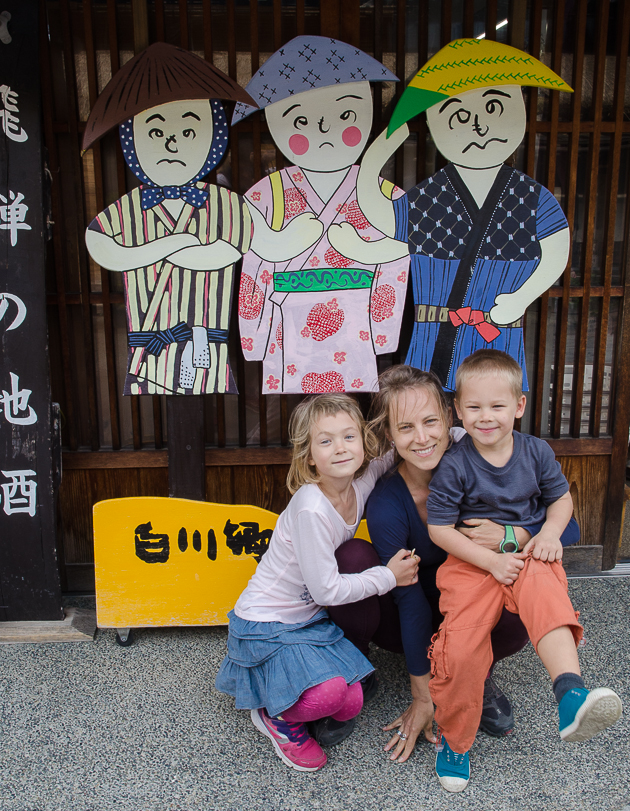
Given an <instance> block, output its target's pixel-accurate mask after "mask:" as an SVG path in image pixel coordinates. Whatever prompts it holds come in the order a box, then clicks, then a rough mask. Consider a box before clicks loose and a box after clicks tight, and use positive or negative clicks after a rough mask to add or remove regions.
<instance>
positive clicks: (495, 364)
mask: <svg viewBox="0 0 630 811" xmlns="http://www.w3.org/2000/svg"><path fill="white" fill-rule="evenodd" d="M487 374H496V375H499V376H501V377H502V378H503V379H504V380H505V381H506V382H507V383H508V385H509V386H510V388H511V389H512V392H513V394H514V397H515V398H516V399H517V400H518V399H519V398H520V397H521V396H522V394H523V370H522V369H521V366H520V364H519V363H518V362H517V361H515V360H514V358H513V357H512V356H511V355H508V353H507V352H502V351H501V350H500V349H478V350H477V351H476V352H473V354H472V355H469V356H468V357H467V358H465V359H464V360H463V361H462V362H461V364H460V365H459V367H458V369H457V372H456V373H455V397H457V398H458V399H459V398H460V397H461V394H462V386H463V385H464V383H465V382H466V381H467V380H470V378H471V377H475V376H476V377H481V376H482V375H487Z"/></svg>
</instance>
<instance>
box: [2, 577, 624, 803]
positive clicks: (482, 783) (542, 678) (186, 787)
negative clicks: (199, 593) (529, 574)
mask: <svg viewBox="0 0 630 811" xmlns="http://www.w3.org/2000/svg"><path fill="white" fill-rule="evenodd" d="M570 590H571V596H572V598H573V601H574V604H575V606H576V608H579V609H580V611H581V612H582V615H581V619H582V621H583V622H584V623H585V627H586V645H585V646H584V647H583V648H582V649H581V654H580V655H581V661H582V667H583V670H584V676H585V681H586V683H587V686H591V687H595V686H609V687H612V688H613V689H614V690H616V691H617V692H618V693H619V694H620V695H621V697H622V700H623V701H624V704H625V706H626V707H630V687H629V679H628V672H629V670H630V623H629V622H628V617H629V614H630V578H619V579H612V578H611V579H595V580H574V581H572V582H571V584H570ZM73 604H79V605H85V601H83V602H81V601H76V600H75V601H74V603H73ZM135 640H136V641H135V642H134V644H133V645H132V646H131V647H129V648H121V647H119V646H117V645H116V644H115V643H114V632H113V631H103V632H99V633H98V634H97V636H96V640H95V641H94V643H92V644H90V643H65V644H47V645H13V646H10V645H7V646H1V647H0V657H1V659H0V661H1V664H0V811H114V809H115V811H193V809H194V810H196V809H201V810H202V811H214V809H221V811H223V810H224V809H225V811H241V810H243V811H245V809H246V810H247V811H275V810H276V809H278V811H280V809H282V811H291V810H292V809H296V810H297V809H299V811H308V810H310V809H325V810H326V811H346V810H347V811H355V809H356V811H372V809H374V811H385V809H395V810H396V811H429V809H430V811H446V809H461V811H468V810H469V809H470V810H472V809H475V810H477V811H490V809H491V810H492V811H504V810H505V811H630V743H629V741H630V735H629V732H630V729H629V727H630V721H629V718H630V711H628V714H627V715H626V716H624V717H623V718H622V719H621V721H620V722H619V723H618V724H617V725H616V726H615V727H614V728H613V729H611V730H608V731H607V732H605V733H603V734H602V735H601V736H599V737H598V738H595V739H594V740H592V741H588V742H586V743H582V744H562V743H561V741H560V739H559V737H558V733H557V725H556V724H557V722H556V717H557V713H556V709H555V702H554V700H553V696H552V692H551V688H550V684H549V680H548V677H547V675H546V673H545V672H544V670H543V668H542V665H541V664H540V662H539V661H538V660H537V658H536V657H535V655H534V653H533V650H532V648H531V646H528V647H527V648H526V649H525V650H524V651H523V652H521V653H520V654H517V655H516V656H514V657H512V658H511V659H510V660H509V661H506V662H502V663H501V664H500V665H499V666H498V667H497V669H496V673H495V675H496V678H497V681H498V682H499V683H500V684H501V686H502V687H503V688H504V690H505V691H506V693H507V694H508V695H509V696H510V697H511V699H512V702H513V706H514V713H515V717H516V722H517V726H516V729H515V731H514V734H513V735H511V736H509V737H508V738H506V739H502V740H496V739H493V738H488V737H486V736H485V735H483V734H481V733H480V734H479V736H478V737H477V741H476V743H475V746H474V749H473V752H472V755H471V767H472V775H473V776H472V780H471V782H470V784H469V786H468V788H467V789H466V791H465V792H464V793H463V794H457V795H451V794H448V793H447V792H445V791H443V790H442V789H441V788H440V786H439V784H438V782H437V778H436V777H435V775H434V772H433V761H434V753H433V750H432V748H431V747H430V746H429V745H428V744H426V743H425V744H422V745H419V746H418V747H417V750H416V752H415V753H414V755H413V756H412V757H411V759H410V760H409V762H408V763H407V764H405V765H396V764H394V763H391V762H389V761H388V759H387V757H386V756H385V754H384V753H383V751H382V747H383V745H384V744H385V742H386V740H387V735H386V734H385V733H383V732H382V731H381V730H380V727H381V726H382V725H383V724H385V723H387V722H389V721H390V720H393V719H394V718H395V717H396V715H397V714H398V713H399V711H401V710H403V709H404V708H405V706H406V705H407V704H408V702H409V687H408V681H407V678H406V675H405V668H404V661H403V659H402V657H400V656H394V655H391V654H386V653H384V652H382V651H379V650H375V651H374V656H373V659H374V663H375V665H376V667H377V670H378V672H379V677H380V680H381V688H380V690H379V693H378V695H377V697H376V698H375V699H374V700H373V701H372V702H371V703H370V704H369V705H367V707H366V708H365V709H364V711H363V712H362V714H361V716H360V719H359V722H358V725H357V729H356V732H355V733H354V734H353V735H352V736H351V737H350V738H349V739H348V740H347V741H345V742H344V743H342V744H341V745H339V746H337V747H334V748H332V749H330V750H329V761H328V764H327V766H326V767H325V768H324V769H323V770H322V771H321V772H318V773H315V774H304V773H299V772H295V771H292V770H290V769H288V768H287V767H286V766H285V765H284V764H283V763H282V762H281V761H280V760H279V759H278V758H277V757H276V756H275V755H274V754H273V751H272V748H271V744H270V743H269V741H268V740H267V739H266V738H263V737H262V736H261V735H260V733H258V732H257V731H256V730H255V729H254V727H253V726H252V724H251V721H250V719H249V715H248V713H245V712H237V711H236V710H235V709H234V705H233V701H232V699H231V698H229V697H227V696H224V695H221V694H219V693H217V692H216V691H215V690H214V688H213V682H214V675H215V673H216V671H217V668H218V666H219V663H220V661H221V659H222V657H223V654H224V651H225V640H226V629H224V628H204V629H157V630H156V629H151V630H141V631H138V632H136V636H135Z"/></svg>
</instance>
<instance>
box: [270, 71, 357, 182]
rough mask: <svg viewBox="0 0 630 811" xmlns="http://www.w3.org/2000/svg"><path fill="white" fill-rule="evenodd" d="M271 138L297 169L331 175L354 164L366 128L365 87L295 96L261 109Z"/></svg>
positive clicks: (348, 86)
mask: <svg viewBox="0 0 630 811" xmlns="http://www.w3.org/2000/svg"><path fill="white" fill-rule="evenodd" d="M265 115H266V117H267V124H268V125H269V130H270V132H271V136H272V138H273V140H274V141H275V143H276V144H277V145H278V147H279V149H280V150H281V151H282V153H283V154H284V155H286V156H287V158H288V159H289V160H290V161H291V162H292V163H294V164H295V165H296V166H299V167H300V168H301V169H308V170H310V171H313V172H336V171H338V170H340V169H346V168H348V167H350V166H352V165H353V164H354V163H356V162H357V160H358V159H359V156H360V155H361V153H362V152H363V150H364V148H365V144H366V141H367V139H368V136H369V134H370V128H371V126H372V92H371V90H370V83H369V82H348V83H346V84H338V85H333V86H332V87H318V88H317V89H315V90H308V91H306V92H305V93H297V94H296V95H295V96H290V97H289V98H288V99H284V100H283V101H277V102H276V103H275V104H270V105H269V107H266V108H265Z"/></svg>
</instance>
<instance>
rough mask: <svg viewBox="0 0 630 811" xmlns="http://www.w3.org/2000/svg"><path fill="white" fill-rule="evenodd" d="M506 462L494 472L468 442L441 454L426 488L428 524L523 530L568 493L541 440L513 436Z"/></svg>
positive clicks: (553, 459)
mask: <svg viewBox="0 0 630 811" xmlns="http://www.w3.org/2000/svg"><path fill="white" fill-rule="evenodd" d="M513 436H514V450H513V451H512V456H511V457H510V460H509V462H508V463H507V464H506V465H504V466H503V467H495V466H494V465H491V464H490V463H489V462H487V461H486V460H485V459H484V458H483V456H481V454H480V453H479V451H478V450H477V449H476V448H475V446H474V443H473V441H472V439H471V438H470V436H469V435H468V434H466V436H465V437H463V439H462V440H461V441H460V442H458V443H457V444H455V445H453V446H452V447H451V448H449V449H448V451H446V453H445V454H444V456H443V457H442V460H441V462H440V464H439V465H438V468H437V470H436V471H435V473H434V474H433V478H432V479H431V484H430V485H429V489H430V495H429V498H428V499H427V511H428V514H429V524H435V525H438V526H445V525H449V524H460V523H461V522H462V521H464V520H466V519H467V518H489V519H491V520H493V521H495V522H496V523H498V524H512V525H516V526H527V525H528V524H537V523H539V522H542V521H544V520H545V516H546V513H547V507H548V506H549V505H550V504H553V502H554V501H557V500H558V499H559V498H560V497H561V496H563V495H564V494H565V493H566V492H568V490H569V483H568V482H567V480H566V479H565V477H564V476H563V474H562V470H561V469H560V464H559V463H558V462H557V461H556V457H555V455H554V453H553V451H552V450H551V448H550V447H549V445H548V444H547V443H546V442H545V441H544V440H543V439H538V438H537V437H534V436H530V435H529V434H519V433H517V432H516V431H514V432H513Z"/></svg>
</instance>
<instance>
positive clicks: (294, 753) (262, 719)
mask: <svg viewBox="0 0 630 811" xmlns="http://www.w3.org/2000/svg"><path fill="white" fill-rule="evenodd" d="M251 716H252V721H253V723H254V726H255V727H256V729H258V730H259V731H260V732H262V734H263V735H265V736H266V737H267V738H269V740H270V741H271V743H272V744H273V748H274V749H275V751H276V754H277V755H278V757H279V758H280V759H281V760H283V761H284V762H285V763H286V764H287V766H290V767H291V768H292V769H297V770H298V771H299V772H316V771H318V770H319V769H321V768H322V766H324V765H325V764H326V760H327V758H326V753H325V752H324V750H323V749H322V748H321V746H320V745H319V744H318V743H317V741H316V740H315V739H314V738H312V737H311V736H310V735H309V733H308V730H307V728H306V724H290V723H288V721H284V720H282V718H271V717H270V716H269V715H267V713H266V712H265V710H264V709H259V710H252V711H251Z"/></svg>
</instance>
